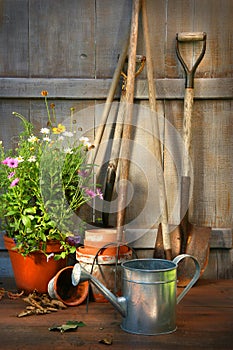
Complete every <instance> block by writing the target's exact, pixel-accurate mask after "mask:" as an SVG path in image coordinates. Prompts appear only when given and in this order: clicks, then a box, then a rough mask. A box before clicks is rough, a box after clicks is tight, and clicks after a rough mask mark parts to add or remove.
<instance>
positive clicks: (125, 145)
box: [117, 0, 140, 242]
mask: <svg viewBox="0 0 233 350" xmlns="http://www.w3.org/2000/svg"><path fill="white" fill-rule="evenodd" d="M139 10H140V0H134V1H133V7H132V20H131V31H130V44H129V60H128V70H127V85H126V114H125V121H124V129H123V134H122V144H121V154H120V157H121V166H120V181H121V183H120V187H119V193H118V212H117V241H118V242H121V241H122V236H123V225H124V221H125V213H126V204H127V187H128V186H127V180H128V176H129V159H130V148H129V140H130V138H131V130H132V118H133V101H134V84H135V68H136V50H137V39H138V19H139Z"/></svg>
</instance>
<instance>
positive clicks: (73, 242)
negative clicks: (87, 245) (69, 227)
mask: <svg viewBox="0 0 233 350" xmlns="http://www.w3.org/2000/svg"><path fill="white" fill-rule="evenodd" d="M66 241H67V243H68V244H69V245H71V246H75V247H76V246H78V244H79V243H80V242H81V237H80V236H69V237H67V240H66Z"/></svg>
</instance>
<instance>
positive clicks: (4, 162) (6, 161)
mask: <svg viewBox="0 0 233 350" xmlns="http://www.w3.org/2000/svg"><path fill="white" fill-rule="evenodd" d="M9 159H11V158H9V157H7V158H6V159H4V160H2V164H8V162H9Z"/></svg>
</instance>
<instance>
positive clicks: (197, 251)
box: [176, 32, 211, 286]
mask: <svg viewBox="0 0 233 350" xmlns="http://www.w3.org/2000/svg"><path fill="white" fill-rule="evenodd" d="M199 41H201V42H202V49H201V52H200V54H199V56H198V57H197V59H196V62H195V63H194V64H193V66H192V68H191V69H189V68H188V66H187V64H186V62H185V61H184V59H183V56H182V54H181V52H180V45H184V44H187V43H195V42H199ZM205 50H206V33H204V32H194V33H186V32H184V33H177V35H176V53H177V57H178V59H179V61H180V63H181V65H182V67H183V69H184V72H185V97H184V118H183V140H184V151H183V157H182V160H183V165H182V171H183V172H182V174H183V176H182V177H181V206H180V215H181V216H180V217H181V218H182V220H181V222H180V225H179V227H180V233H181V253H182V252H185V253H187V254H190V255H192V256H194V257H196V258H197V260H198V262H199V264H200V267H201V274H202V273H203V272H204V270H205V268H206V266H207V263H208V257H209V239H210V233H211V228H210V227H199V226H196V225H193V224H191V223H190V222H189V220H188V206H189V198H190V182H191V180H190V166H189V157H188V155H189V154H190V146H191V123H192V109H193V101H194V75H195V72H196V69H197V67H198V65H199V64H200V62H201V60H202V58H203V57H204V54H205ZM193 270H194V268H193V266H192V264H189V263H188V262H187V261H185V262H184V263H183V264H182V265H181V267H180V268H179V270H178V280H179V286H185V285H187V283H188V282H189V281H190V279H191V278H192V276H193Z"/></svg>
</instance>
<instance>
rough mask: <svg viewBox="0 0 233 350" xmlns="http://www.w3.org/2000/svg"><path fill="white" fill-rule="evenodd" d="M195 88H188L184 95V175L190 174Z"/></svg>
mask: <svg viewBox="0 0 233 350" xmlns="http://www.w3.org/2000/svg"><path fill="white" fill-rule="evenodd" d="M193 97H194V89H193V88H186V89H185V97H184V119H183V140H184V146H185V152H184V155H183V175H184V176H189V175H190V174H189V154H190V147H191V136H192V135H191V131H192V110H193Z"/></svg>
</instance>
